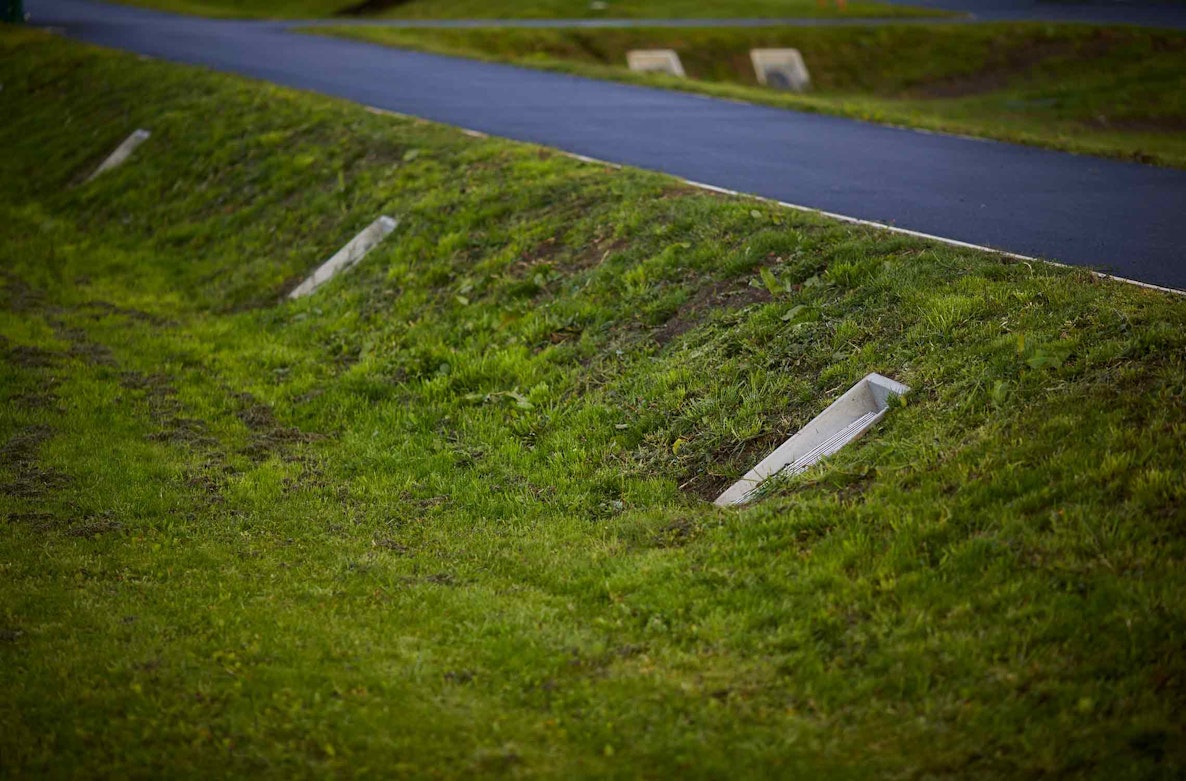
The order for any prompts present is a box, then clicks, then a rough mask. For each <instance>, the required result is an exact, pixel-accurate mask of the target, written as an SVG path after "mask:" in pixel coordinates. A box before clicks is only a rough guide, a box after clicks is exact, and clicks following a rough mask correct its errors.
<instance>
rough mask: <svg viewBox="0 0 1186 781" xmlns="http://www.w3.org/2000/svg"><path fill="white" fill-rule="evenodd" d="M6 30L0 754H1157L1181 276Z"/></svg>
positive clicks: (428, 767)
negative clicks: (803, 447) (890, 393)
mask: <svg viewBox="0 0 1186 781" xmlns="http://www.w3.org/2000/svg"><path fill="white" fill-rule="evenodd" d="M0 46H2V52H3V56H2V57H0V78H2V81H3V84H4V89H3V91H2V92H0V113H2V114H3V116H4V117H5V118H6V121H5V122H4V123H3V124H2V125H0V139H2V140H3V145H4V149H5V154H4V155H3V156H0V187H2V188H3V197H2V198H0V216H2V220H0V236H2V238H3V240H2V241H0V253H2V254H0V263H2V274H0V335H2V336H0V345H2V352H0V355H2V356H3V359H2V361H0V388H2V393H3V401H2V404H0V443H3V445H2V446H0V518H2V519H3V520H2V521H0V573H2V577H0V757H3V766H4V773H5V775H6V776H9V777H25V776H29V777H34V776H36V777H41V776H43V775H56V776H64V775H104V776H108V775H109V776H126V775H152V776H159V777H170V778H172V777H178V776H187V775H195V776H201V777H215V776H223V775H227V774H233V775H247V774H251V775H252V776H255V777H264V776H267V777H284V778H289V777H293V776H298V775H306V774H316V775H321V774H346V773H350V774H357V775H375V776H382V777H388V776H390V775H392V774H411V775H433V776H437V775H442V776H455V775H469V774H473V773H478V772H490V773H507V774H518V775H539V776H563V777H571V776H591V775H596V776H623V777H637V776H639V775H646V776H653V777H672V776H677V775H679V776H688V775H690V776H723V775H729V776H754V775H779V776H784V775H793V774H795V773H798V774H799V775H800V776H801V777H811V778H819V777H840V776H856V777H862V778H868V777H871V776H883V775H892V776H894V777H900V776H915V775H919V776H923V775H935V774H938V775H958V776H993V775H1001V776H1008V777H1018V776H1026V775H1029V776H1038V775H1064V774H1074V775H1095V776H1098V777H1105V778H1116V777H1123V776H1128V777H1142V776H1144V777H1151V776H1156V775H1157V774H1158V773H1164V774H1166V775H1173V774H1176V773H1180V772H1181V771H1182V769H1183V767H1184V766H1186V742H1184V739H1183V738H1184V736H1183V723H1182V718H1181V714H1182V713H1183V710H1184V708H1186V657H1184V656H1183V653H1182V649H1183V643H1184V642H1186V568H1184V567H1183V566H1182V562H1183V557H1184V556H1186V540H1184V539H1183V533H1182V529H1183V506H1184V502H1186V490H1184V486H1183V480H1182V464H1183V462H1184V459H1186V398H1184V394H1186V358H1184V356H1186V301H1183V300H1182V299H1180V298H1177V297H1173V296H1170V295H1166V294H1161V293H1157V292H1152V291H1149V290H1145V289H1141V288H1137V287H1134V286H1126V285H1122V284H1118V283H1108V282H1102V281H1100V280H1098V279H1096V278H1094V277H1092V276H1090V275H1088V274H1086V273H1084V272H1077V271H1069V270H1065V269H1059V268H1055V267H1049V266H1045V265H1042V264H1035V265H1030V264H1026V263H1015V262H1009V261H1008V260H1006V259H1003V258H1001V257H996V256H993V255H988V254H982V253H978V252H972V251H965V250H959V249H953V248H949V247H945V246H940V245H935V244H929V243H925V242H921V241H917V240H914V239H911V238H908V237H902V236H897V235H892V234H889V233H886V232H880V231H877V230H872V229H867V228H861V227H857V226H849V225H843V224H839V223H835V222H830V221H826V220H823V219H819V218H815V217H812V216H808V215H803V214H797V213H791V212H786V211H780V210H778V209H776V208H773V207H769V206H766V205H760V204H755V203H753V202H749V201H745V200H741V199H729V198H722V197H717V196H714V195H710V194H705V193H702V192H699V191H694V190H690V189H688V188H686V187H683V186H681V185H680V184H679V183H678V182H676V181H674V180H672V179H669V178H665V177H663V176H659V175H651V174H646V173H642V172H638V171H632V170H620V171H619V170H606V169H603V168H601V167H599V166H593V165H586V164H582V163H578V162H576V161H573V160H571V159H568V158H565V157H562V156H558V155H555V154H552V153H550V152H548V151H546V150H542V149H538V148H534V147H530V146H526V145H520V144H512V143H507V142H502V141H496V140H477V139H471V138H468V137H466V136H464V135H461V134H460V133H458V132H456V131H453V130H451V129H448V128H443V127H439V126H433V125H429V124H424V123H415V122H412V121H408V120H400V119H395V118H391V117H387V116H379V115H374V114H370V113H367V112H366V111H365V110H363V109H361V108H359V107H357V106H353V105H349V104H345V103H342V102H338V101H333V100H330V99H326V98H321V97H316V96H310V95H305V94H300V93H295V92H291V91H286V90H282V89H278V88H272V87H268V86H265V85H261V84H257V83H253V82H248V81H245V80H241V79H237V78H233V77H228V76H222V75H216V74H211V73H207V72H203V71H198V70H195V69H188V68H183V67H180V66H175V65H170V64H166V63H161V62H153V61H140V60H137V59H136V58H135V57H132V56H127V55H122V54H115V53H109V52H103V51H98V50H95V49H89V48H84V47H81V46H78V45H75V44H71V43H68V42H63V41H61V40H56V39H52V38H49V37H46V36H42V35H38V34H33V33H25V32H12V31H9V32H5V33H3V35H0ZM138 126H140V127H146V128H150V129H151V130H152V132H153V135H152V138H151V139H150V140H149V141H148V142H147V143H146V144H145V145H144V146H142V147H141V148H140V149H139V150H137V152H136V153H135V156H134V158H133V161H132V162H131V163H130V164H129V165H127V166H125V167H123V168H120V169H118V170H116V171H113V172H111V173H109V174H105V175H104V176H102V177H101V178H99V179H98V180H97V181H95V182H93V183H91V184H82V183H81V180H82V178H83V177H84V176H85V174H86V173H87V172H88V171H89V170H91V168H92V167H93V166H94V165H95V163H96V162H97V161H98V160H100V159H101V158H102V157H103V156H104V155H105V154H106V153H107V151H108V150H109V149H110V148H111V147H112V146H113V145H114V144H115V143H116V142H117V141H119V140H120V139H121V138H122V137H123V136H124V135H125V134H126V133H127V132H129V131H130V130H131V129H132V128H135V127H138ZM380 213H388V214H392V215H396V216H399V217H400V218H401V220H402V222H401V225H400V227H399V228H398V229H397V230H396V232H395V233H394V234H392V236H390V237H389V238H388V239H387V240H386V242H385V243H384V244H382V245H381V247H380V248H379V249H377V250H376V251H375V252H374V253H373V254H372V255H371V256H370V257H368V258H367V259H366V260H365V261H364V262H363V263H362V264H361V265H360V266H359V267H357V268H356V269H353V270H352V271H350V272H349V273H348V274H347V275H345V276H344V277H343V278H341V279H339V280H336V281H335V282H333V283H332V284H331V285H329V286H328V287H326V288H323V289H322V290H321V291H319V292H318V293H317V294H316V295H315V296H313V297H312V298H310V299H306V300H303V301H301V302H299V303H290V302H287V301H285V300H283V298H282V297H283V295H284V293H285V292H286V291H287V290H289V289H291V287H292V286H293V285H294V284H295V283H296V282H297V281H298V280H299V279H301V278H302V277H303V276H304V275H306V274H307V273H309V272H310V270H311V269H313V268H314V267H315V266H316V265H317V264H318V263H320V262H321V261H322V260H323V259H324V258H325V257H326V256H328V255H329V254H330V253H332V252H333V251H334V250H335V249H336V248H337V247H338V246H339V245H341V244H342V243H343V242H344V241H345V240H347V239H348V238H350V237H351V236H352V235H353V234H354V233H355V232H356V231H357V230H358V229H360V228H361V227H363V226H364V225H366V224H367V223H369V222H370V221H371V220H372V219H373V218H374V217H375V216H376V215H377V214H380ZM763 271H764V272H765V274H763ZM770 275H773V278H774V281H772V282H771V283H770V285H769V287H767V286H766V285H762V284H759V285H758V286H755V282H757V280H758V279H759V278H761V277H762V276H766V277H767V278H768V279H769V277H770ZM872 370H876V371H880V372H882V373H885V374H888V375H890V376H893V377H895V378H897V379H899V380H902V381H904V382H906V383H908V384H909V385H911V386H913V388H914V389H915V390H914V392H913V394H912V395H911V396H910V397H909V399H908V402H909V403H908V404H906V405H904V406H900V407H898V408H897V409H895V410H894V411H893V412H892V414H891V415H890V416H889V417H888V418H887V420H886V421H885V422H884V423H883V424H881V425H880V426H878V427H877V428H876V429H875V430H874V431H872V432H871V433H870V434H869V435H867V436H866V438H865V439H864V440H862V441H861V442H860V443H858V444H857V445H854V446H852V447H850V448H848V449H846V450H845V451H843V452H841V453H840V454H838V455H837V456H836V457H834V458H832V459H831V460H830V461H829V462H828V463H827V464H826V465H824V466H822V467H820V468H818V469H816V470H814V471H812V472H810V473H808V474H806V475H804V476H802V477H800V478H798V479H796V480H794V481H791V482H789V483H787V484H785V485H783V486H781V487H779V489H778V490H777V491H776V492H775V494H774V495H773V496H771V497H770V498H769V499H767V500H766V501H764V502H762V503H760V504H759V505H757V506H755V507H753V508H750V509H747V510H744V511H740V512H726V511H722V510H717V509H715V508H713V507H712V506H711V505H709V504H708V503H707V502H706V501H704V498H705V497H710V496H712V495H713V494H714V492H715V491H717V490H718V489H719V488H721V487H722V486H724V485H725V484H727V483H728V482H729V480H730V479H732V478H734V477H736V476H737V475H739V474H740V473H742V472H743V471H744V470H745V469H746V468H748V467H749V466H750V465H751V464H752V463H753V462H754V460H755V459H756V458H757V457H758V456H760V455H762V454H763V453H764V452H765V451H767V450H768V449H769V448H770V447H771V446H773V445H774V444H776V443H777V442H779V441H781V439H782V438H784V437H785V436H787V435H788V434H789V433H791V432H792V431H794V430H796V429H797V428H798V427H800V426H801V425H803V424H804V423H805V422H806V421H807V420H809V419H810V418H811V417H812V416H813V415H815V414H816V413H818V412H819V411H820V410H821V409H822V408H823V407H824V406H825V405H826V404H827V403H828V402H829V401H830V400H832V399H833V398H835V397H836V396H837V395H838V394H839V393H840V392H841V391H843V390H844V389H845V388H847V387H848V386H849V385H850V384H851V383H853V382H854V381H856V380H857V379H859V378H860V377H861V376H863V375H864V374H865V373H867V372H869V371H872Z"/></svg>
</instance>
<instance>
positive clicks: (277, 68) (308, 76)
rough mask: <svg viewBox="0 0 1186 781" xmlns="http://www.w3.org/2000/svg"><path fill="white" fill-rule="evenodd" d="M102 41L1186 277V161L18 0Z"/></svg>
mask: <svg viewBox="0 0 1186 781" xmlns="http://www.w3.org/2000/svg"><path fill="white" fill-rule="evenodd" d="M27 8H28V10H29V11H30V12H31V15H32V19H31V21H32V23H34V24H38V25H53V26H56V27H61V28H64V29H65V30H66V32H67V34H69V35H71V36H73V37H76V38H79V39H82V40H86V41H90V42H92V43H97V44H101V45H105V46H111V47H115V48H120V49H126V50H129V51H134V52H139V53H142V54H148V55H152V56H156V57H160V58H163V59H169V60H174V61H178V62H187V63H193V64H198V65H205V66H209V67H211V68H214V69H217V70H221V71H227V72H234V73H240V74H244V75H247V76H252V77H255V78H259V79H266V80H268V81H272V82H275V83H277V84H283V85H287V86H290V87H297V88H301V89H307V90H312V91H315V92H320V93H325V94H329V95H336V96H339V97H343V98H347V99H350V100H354V101H358V102H360V103H364V104H367V105H372V106H377V107H380V108H384V109H389V110H392V111H398V112H402V113H406V114H412V115H416V116H421V117H425V118H428V119H432V120H436V121H440V122H445V123H448V124H452V125H458V126H461V127H466V128H472V129H475V130H480V131H484V132H486V133H490V134H491V135H496V136H503V137H506V138H513V139H518V140H523V141H530V142H535V143H539V144H546V145H548V146H552V147H557V148H560V149H565V150H568V151H571V152H575V153H577V154H582V155H587V156H590V157H595V158H598V159H601V160H607V161H613V162H617V163H624V164H627V165H633V166H638V167H641V168H648V169H652V170H657V171H664V172H667V173H671V174H675V175H677V176H681V177H685V178H687V179H692V180H694V181H697V182H704V183H708V184H712V185H716V186H719V187H724V188H728V189H732V190H737V191H741V192H748V193H754V194H757V195H762V196H765V197H768V198H773V199H777V200H780V201H786V202H790V203H795V204H801V205H804V206H809V207H813V208H817V209H823V210H826V211H830V212H835V213H839V214H845V215H850V216H853V217H858V218H861V219H866V220H876V221H880V222H886V223H890V224H893V225H896V226H898V227H902V228H908V229H911V230H916V231H921V232H924V233H930V234H934V235H938V236H943V237H947V238H951V239H956V240H959V241H965V242H970V243H973V244H981V245H986V246H991V247H995V248H998V249H1002V250H1007V251H1010V252H1015V253H1019V254H1023V255H1032V256H1038V257H1043V258H1049V259H1054V260H1058V261H1061V262H1064V263H1070V264H1075V265H1082V266H1089V267H1092V268H1095V269H1098V270H1100V271H1105V272H1107V273H1111V274H1115V275H1117V276H1121V277H1126V278H1130V279H1136V280H1140V281H1143V282H1148V283H1152V284H1156V285H1162V286H1167V287H1174V288H1180V289H1186V250H1184V249H1183V247H1184V245H1186V171H1176V170H1169V169H1162V168H1155V167H1151V166H1142V165H1137V164H1130V163H1122V162H1116V161H1109V160H1101V159H1095V158H1091V157H1082V156H1075V155H1069V154H1063V153H1058V152H1050V151H1045V150H1039V149H1032V148H1027V147H1021V146H1014V145H1010V144H1002V143H995V142H989V141H978V140H971V139H963V138H956V137H952V136H942V135H933V134H927V133H921V132H916V131H911V130H899V129H894V128H889V127H881V126H877V125H872V124H866V123H862V122H856V121H853V120H848V119H841V118H837V117H828V116H820V115H812V114H802V113H797V112H793V111H785V110H781V109H774V108H766V107H761V106H751V105H744V104H739V103H733V102H729V101H723V100H716V99H711V98H705V97H701V96H696V95H691V94H686V93H680V92H675V91H668V90H661V89H650V88H643V87H636V86H630V85H624V84H615V83H611V82H602V81H596V80H591V79H583V78H578V77H574V76H567V75H562V74H556V73H547V72H543V71H536V70H529V69H524V68H517V67H513V66H507V65H496V64H490V63H483V62H478V61H473V60H465V59H455V58H449V57H439V56H434V55H428V54H420V53H415V52H404V51H399V50H393V49H388V48H384V47H381V46H374V45H370V44H365V43H359V42H354V41H346V40H338V39H332V38H323V37H319V36H311V35H301V34H296V33H292V32H288V31H286V30H284V29H283V28H282V27H278V26H276V25H273V24H268V23H265V24H260V23H253V22H236V21H216V20H208V19H197V18H189V17H180V16H173V15H169V14H163V13H159V12H152V11H145V10H140V9H135V8H130V7H124V6H111V5H101V4H98V3H90V2H85V0H29V2H28V5H27Z"/></svg>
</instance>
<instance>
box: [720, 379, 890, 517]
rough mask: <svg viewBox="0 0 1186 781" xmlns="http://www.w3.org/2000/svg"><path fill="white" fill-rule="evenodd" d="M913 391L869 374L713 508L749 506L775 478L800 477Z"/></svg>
mask: <svg viewBox="0 0 1186 781" xmlns="http://www.w3.org/2000/svg"><path fill="white" fill-rule="evenodd" d="M909 392H910V388H908V387H906V386H905V385H903V384H902V383H900V382H895V381H894V380H891V379H890V378H888V377H882V376H881V375H880V374H870V375H868V376H867V377H865V378H864V379H862V380H861V381H860V382H858V383H857V384H856V385H854V386H852V388H850V389H849V390H848V391H847V392H846V393H845V394H844V395H843V396H841V397H840V398H838V399H836V401H834V402H832V404H831V405H830V406H829V407H828V408H827V409H826V410H824V411H823V412H821V413H820V414H819V415H817V416H816V417H815V418H814V419H812V421H811V422H810V423H808V424H807V425H806V426H804V427H803V428H802V429H801V430H800V431H798V432H797V433H796V434H795V435H794V436H793V437H791V438H790V439H788V440H787V441H786V442H784V443H782V444H781V445H779V446H778V448H777V449H776V450H775V451H774V452H773V453H771V454H770V455H768V456H766V458H764V459H762V461H761V463H759V464H758V465H757V466H755V467H754V468H753V469H751V470H750V471H749V472H747V473H746V475H745V477H743V478H741V479H740V480H738V481H737V482H736V483H734V484H733V485H731V486H729V488H728V489H727V490H726V491H725V492H724V493H723V494H721V495H720V496H718V497H717V499H716V501H715V502H713V504H715V505H717V506H718V507H730V506H733V505H739V504H746V503H748V502H749V501H750V500H752V499H753V498H754V494H755V493H756V492H757V490H758V488H759V487H761V485H762V483H764V482H766V481H767V480H769V479H770V478H772V477H774V476H775V475H779V474H783V475H797V474H799V473H800V472H803V471H806V470H807V469H808V468H809V467H811V466H813V465H814V464H817V463H819V462H820V460H822V459H823V458H825V457H827V456H830V455H832V454H833V453H835V452H836V451H838V450H839V449H840V448H842V447H844V446H845V445H847V444H848V443H849V442H852V441H853V440H854V439H856V438H857V437H859V436H860V435H861V434H864V433H865V432H866V431H867V430H868V429H869V428H870V427H872V426H873V424H875V423H876V422H877V421H879V420H881V419H882V418H883V417H885V413H886V412H887V411H888V410H889V398H890V396H904V395H906V394H907V393H909Z"/></svg>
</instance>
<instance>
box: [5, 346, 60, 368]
mask: <svg viewBox="0 0 1186 781" xmlns="http://www.w3.org/2000/svg"><path fill="white" fill-rule="evenodd" d="M4 360H5V362H6V363H8V364H10V365H11V366H15V367H17V368H21V369H49V368H52V367H54V366H58V365H59V364H61V362H62V356H61V354H60V353H56V352H53V351H51V350H45V349H43V348H41V347H36V346H33V345H18V346H16V347H11V348H9V349H8V350H7V351H6V352H5V353H4Z"/></svg>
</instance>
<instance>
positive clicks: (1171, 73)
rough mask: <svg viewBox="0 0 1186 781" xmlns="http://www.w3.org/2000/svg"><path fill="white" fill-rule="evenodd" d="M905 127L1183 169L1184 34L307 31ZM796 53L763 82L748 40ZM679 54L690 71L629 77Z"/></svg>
mask: <svg viewBox="0 0 1186 781" xmlns="http://www.w3.org/2000/svg"><path fill="white" fill-rule="evenodd" d="M312 31H313V32H318V33H322V34H332V35H340V36H344V37H352V38H359V39H362V40H365V41H370V42H374V43H382V44H387V45H391V46H399V47H404V48H412V49H420V50H424V51H431V52H437V53H442V54H452V55H460V56H466V57H480V58H485V59H494V60H501V61H508V62H514V63H518V64H521V65H528V66H532V67H542V68H550V69H554V70H562V71H566V72H572V73H577V74H581V75H586V76H592V77H596V78H609V79H617V80H621V81H630V82H633V83H639V84H648V85H653V86H663V87H669V88H672V89H683V90H690V91H694V92H700V93H704V94H708V95H716V96H720V97H728V98H734V99H740V100H746V101H751V102H754V103H765V104H769V105H773V106H781V107H786V108H794V109H799V110H803V111H818V112H823V113H828V114H839V115H841V116H847V117H853V118H856V119H864V120H869V121H873V122H881V123H887V124H892V125H902V126H906V127H918V128H923V129H927V130H939V131H946V132H953V133H962V134H968V135H975V136H982V137H985V138H995V139H1000V140H1003V141H1011V142H1017V143H1024V144H1032V145H1036V146H1043V147H1049V148H1052V149H1063V150H1068V151H1072V152H1080V153H1084V154H1094V155H1103V156H1108V157H1120V158H1127V159H1131V160H1137V161H1140V162H1145V163H1152V164H1157V165H1169V166H1176V167H1184V166H1186V32H1181V31H1172V30H1151V29H1142V28H1137V27H1120V26H1117V27H1103V26H1091V25H1079V24H1061V25H1060V24H1039V23H1009V24H1006V23H1000V24H976V25H962V24H961V25H956V24H925V25H920V24H911V25H888V26H879V27H830V28H828V27H822V28H821V27H816V28H811V27H799V28H790V27H781V28H757V29H753V28H751V29H703V28H702V29H662V28H652V29H637V28H635V29H593V30H590V29H584V30H581V29H569V30H562V29H551V30H540V29H531V30H514V29H510V30H507V29H466V30H397V29H385V28H381V27H341V28H333V29H325V28H317V29H316V30H312ZM783 47H791V48H797V49H799V50H800V51H801V52H802V54H803V58H804V61H805V62H806V64H807V68H808V70H809V72H810V74H811V78H812V88H811V90H810V91H809V92H807V93H805V94H794V93H788V92H783V91H779V90H775V89H772V88H766V87H762V86H759V85H758V83H757V77H756V75H755V73H754V68H753V64H752V63H751V61H750V54H749V52H750V50H751V49H755V48H783ZM656 48H658V49H674V50H675V51H676V52H677V53H678V54H679V56H680V60H681V61H682V63H683V65H684V69H685V70H686V71H687V74H688V77H689V78H687V79H677V78H674V77H670V76H662V75H656V74H640V73H632V72H631V71H629V70H627V69H626V52H628V51H629V50H631V49H656Z"/></svg>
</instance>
